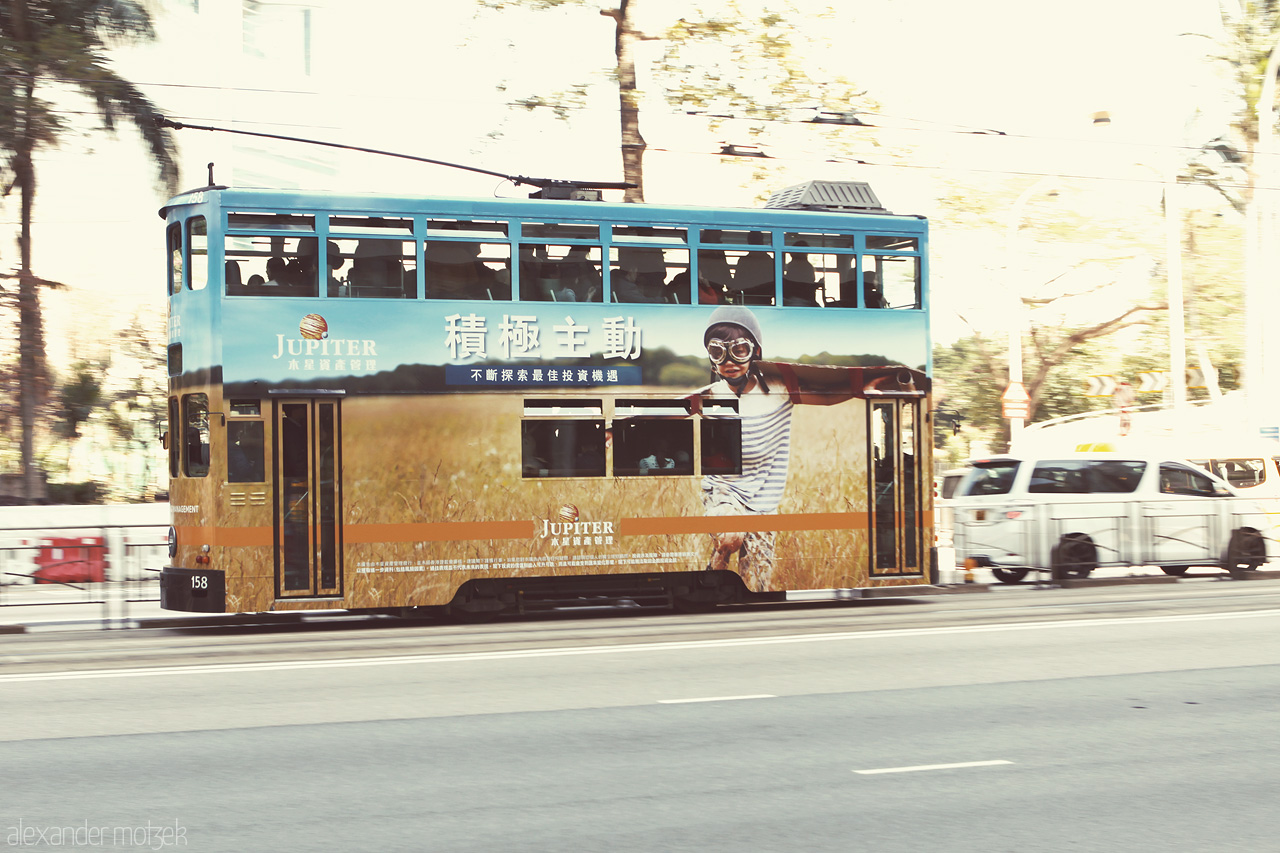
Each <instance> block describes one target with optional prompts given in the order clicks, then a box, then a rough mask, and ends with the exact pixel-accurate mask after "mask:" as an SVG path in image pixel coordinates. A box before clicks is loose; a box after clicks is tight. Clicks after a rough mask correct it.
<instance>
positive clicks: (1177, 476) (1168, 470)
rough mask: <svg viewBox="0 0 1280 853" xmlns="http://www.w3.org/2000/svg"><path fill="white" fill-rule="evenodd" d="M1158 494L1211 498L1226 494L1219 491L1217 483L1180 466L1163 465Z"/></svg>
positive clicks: (1197, 472)
mask: <svg viewBox="0 0 1280 853" xmlns="http://www.w3.org/2000/svg"><path fill="white" fill-rule="evenodd" d="M1160 493H1161V494H1164V495H1193V496H1195V497H1213V496H1214V495H1222V494H1226V492H1225V490H1223V491H1219V487H1218V485H1217V483H1215V482H1214V481H1213V480H1211V479H1209V478H1208V477H1206V476H1205V475H1204V474H1201V473H1200V472H1199V471H1192V470H1191V469H1190V468H1187V467H1184V466H1182V465H1173V464H1169V463H1164V464H1162V465H1161V466H1160Z"/></svg>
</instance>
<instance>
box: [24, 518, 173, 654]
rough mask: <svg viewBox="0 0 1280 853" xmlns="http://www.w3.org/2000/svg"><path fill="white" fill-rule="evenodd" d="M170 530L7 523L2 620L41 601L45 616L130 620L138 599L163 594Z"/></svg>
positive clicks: (112, 622)
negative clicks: (15, 525)
mask: <svg viewBox="0 0 1280 853" xmlns="http://www.w3.org/2000/svg"><path fill="white" fill-rule="evenodd" d="M166 534H167V528H166V527H164V526H159V525H125V524H119V525H109V524H108V525H95V526H92V527H87V526H84V525H76V526H59V527H43V526H42V527H39V528H29V527H28V528H24V529H0V621H4V622H9V621H11V620H13V619H14V615H13V614H15V613H16V612H17V610H18V609H19V608H41V610H40V611H38V612H40V613H41V615H40V616H39V617H37V618H38V621H56V620H57V618H58V617H57V616H52V614H54V613H59V612H62V613H68V614H70V613H71V611H74V614H75V615H74V616H71V615H68V619H79V620H84V619H96V620H99V621H101V623H102V625H103V627H108V628H110V627H124V626H126V625H127V624H128V623H129V620H130V609H131V606H135V607H134V608H133V609H135V610H136V609H137V608H136V605H142V604H153V605H154V604H156V603H158V602H159V600H160V569H161V568H162V567H163V566H164V563H165V561H166V557H167V554H168V542H167V535H166ZM44 608H49V610H44ZM55 608H56V610H55Z"/></svg>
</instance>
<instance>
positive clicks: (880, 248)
mask: <svg viewBox="0 0 1280 853" xmlns="http://www.w3.org/2000/svg"><path fill="white" fill-rule="evenodd" d="M867 251H868V252H885V253H891V254H897V253H900V252H918V251H920V241H919V240H917V239H916V238H915V237H905V236H901V235H897V234H868V235H867Z"/></svg>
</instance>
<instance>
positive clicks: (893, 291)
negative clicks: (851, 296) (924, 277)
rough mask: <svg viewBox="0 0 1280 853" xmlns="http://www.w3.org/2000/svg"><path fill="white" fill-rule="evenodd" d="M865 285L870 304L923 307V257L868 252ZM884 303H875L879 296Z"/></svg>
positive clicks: (865, 265) (864, 258) (865, 261)
mask: <svg viewBox="0 0 1280 853" xmlns="http://www.w3.org/2000/svg"><path fill="white" fill-rule="evenodd" d="M862 260H863V272H862V278H863V289H864V293H865V294H866V297H867V302H868V304H867V305H866V307H869V308H876V307H882V308H919V307H920V259H919V258H916V257H910V256H893V255H864V256H863V259H862ZM877 296H878V297H879V299H880V300H881V303H882V304H881V305H879V306H877V305H875V304H873V303H872V300H874V299H875V298H876V297H877Z"/></svg>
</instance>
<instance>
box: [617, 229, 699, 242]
mask: <svg viewBox="0 0 1280 853" xmlns="http://www.w3.org/2000/svg"><path fill="white" fill-rule="evenodd" d="M688 233H689V232H688V229H687V228H668V227H663V226H657V225H615V226H613V242H615V243H639V244H645V243H652V244H658V243H664V244H671V243H684V242H686V240H687V238H688Z"/></svg>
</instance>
